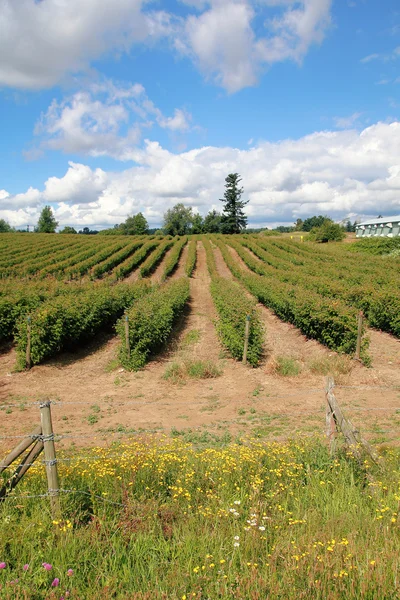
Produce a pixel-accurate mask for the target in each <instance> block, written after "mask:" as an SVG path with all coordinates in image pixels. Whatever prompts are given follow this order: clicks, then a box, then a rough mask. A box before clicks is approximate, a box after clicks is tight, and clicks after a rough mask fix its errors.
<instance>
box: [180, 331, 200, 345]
mask: <svg viewBox="0 0 400 600" xmlns="http://www.w3.org/2000/svg"><path fill="white" fill-rule="evenodd" d="M200 337H201V334H200V330H199V329H191V330H190V331H188V332H187V333H185V335H184V336H183V338H182V340H181V343H180V346H181V347H182V348H187V347H188V346H192V345H193V344H197V342H198V341H199V340H200Z"/></svg>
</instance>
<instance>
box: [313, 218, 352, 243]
mask: <svg viewBox="0 0 400 600" xmlns="http://www.w3.org/2000/svg"><path fill="white" fill-rule="evenodd" d="M345 237H346V233H345V230H344V228H343V227H342V226H341V225H339V224H338V223H334V222H333V221H331V220H330V219H326V220H325V222H324V223H323V224H322V225H321V226H320V227H314V229H312V230H311V231H310V238H311V239H312V240H314V241H315V242H322V243H325V242H341V241H342V240H343V239H344V238H345Z"/></svg>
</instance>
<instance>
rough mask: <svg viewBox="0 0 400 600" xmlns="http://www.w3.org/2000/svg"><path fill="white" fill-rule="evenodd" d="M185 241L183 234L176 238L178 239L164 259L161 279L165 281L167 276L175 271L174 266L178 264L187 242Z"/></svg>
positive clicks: (186, 239) (185, 237)
mask: <svg viewBox="0 0 400 600" xmlns="http://www.w3.org/2000/svg"><path fill="white" fill-rule="evenodd" d="M187 241H188V238H187V236H184V237H182V238H180V239H178V241H177V242H176V243H175V244H174V247H173V248H172V250H171V252H170V253H169V255H168V257H167V259H166V261H165V265H164V272H163V274H162V281H165V280H166V279H167V277H169V276H170V275H172V273H173V272H174V271H175V269H176V267H177V266H178V263H179V259H180V257H181V254H182V251H183V249H184V247H185V246H186V244H187Z"/></svg>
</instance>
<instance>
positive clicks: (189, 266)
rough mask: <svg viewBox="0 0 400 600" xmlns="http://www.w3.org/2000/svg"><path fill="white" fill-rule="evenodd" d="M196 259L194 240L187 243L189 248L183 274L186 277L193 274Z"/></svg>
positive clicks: (195, 242) (195, 241)
mask: <svg viewBox="0 0 400 600" xmlns="http://www.w3.org/2000/svg"><path fill="white" fill-rule="evenodd" d="M196 259H197V240H196V239H194V240H190V242H189V248H188V253H187V257H186V264H185V273H186V275H187V276H188V277H191V276H192V274H193V271H194V269H195V266H196Z"/></svg>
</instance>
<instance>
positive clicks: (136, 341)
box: [117, 277, 189, 371]
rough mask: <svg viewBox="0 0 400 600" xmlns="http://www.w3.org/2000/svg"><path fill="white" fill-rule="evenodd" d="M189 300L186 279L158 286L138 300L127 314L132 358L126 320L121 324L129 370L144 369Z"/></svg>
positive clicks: (122, 352)
mask: <svg viewBox="0 0 400 600" xmlns="http://www.w3.org/2000/svg"><path fill="white" fill-rule="evenodd" d="M188 300H189V280H188V279H187V278H186V277H183V278H181V279H178V280H176V281H170V282H168V283H165V284H163V285H161V286H160V287H158V286H157V287H155V288H154V289H153V291H152V292H151V293H150V294H148V295H147V296H146V297H144V298H142V299H140V300H138V302H136V303H135V304H134V306H133V307H132V308H131V310H130V311H129V312H128V313H127V317H128V319H129V344H130V356H128V352H127V348H126V343H125V319H121V320H120V321H119V322H118V324H117V331H118V333H119V335H120V338H121V350H120V357H121V363H122V364H123V366H124V367H126V368H127V369H129V370H132V371H136V370H138V369H140V368H141V367H143V366H144V365H145V364H146V362H147V360H148V358H149V356H150V354H151V353H152V352H154V351H156V350H158V349H159V348H160V347H161V346H162V345H163V344H164V343H165V342H166V340H167V339H168V337H169V335H170V333H171V331H172V328H173V326H174V324H175V322H176V320H177V319H178V318H179V316H180V315H181V314H182V312H183V309H184V307H185V305H186V303H187V301H188Z"/></svg>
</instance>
